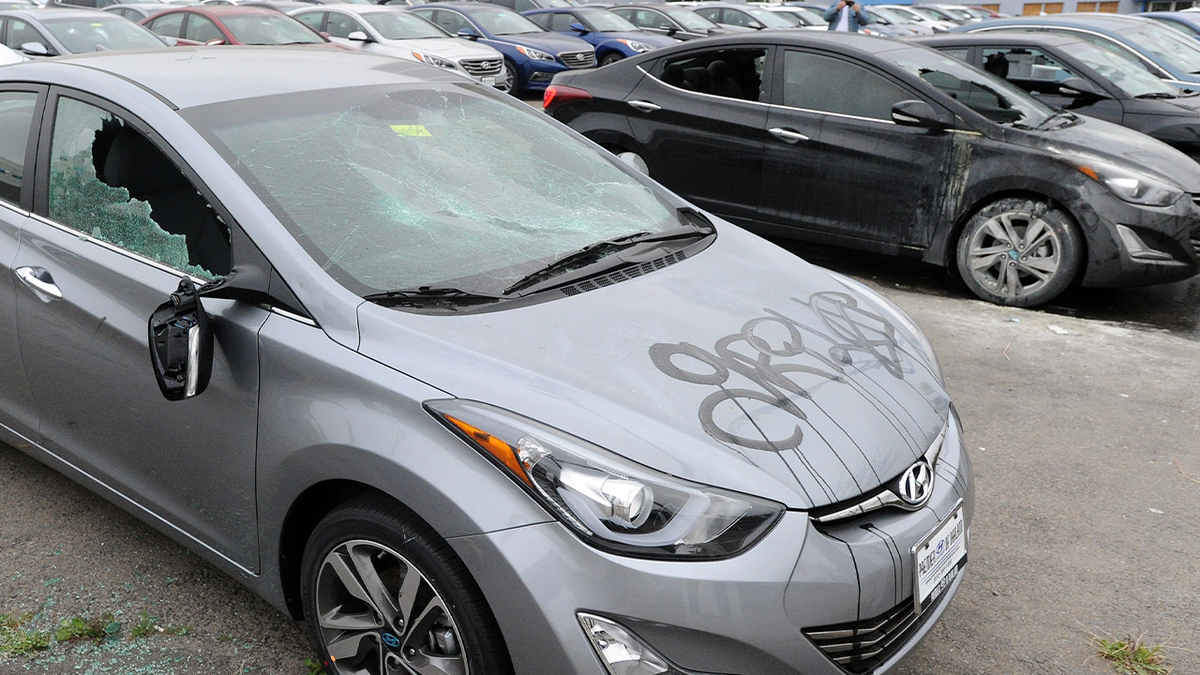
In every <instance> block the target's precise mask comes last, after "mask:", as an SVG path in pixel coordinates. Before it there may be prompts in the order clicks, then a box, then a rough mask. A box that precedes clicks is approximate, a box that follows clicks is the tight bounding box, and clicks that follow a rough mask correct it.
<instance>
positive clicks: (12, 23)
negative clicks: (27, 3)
mask: <svg viewBox="0 0 1200 675" xmlns="http://www.w3.org/2000/svg"><path fill="white" fill-rule="evenodd" d="M7 23H8V25H7V26H6V30H5V33H4V46H6V47H8V48H9V49H12V50H14V51H17V52H20V51H21V45H23V44H27V43H29V42H36V43H37V44H40V45H42V46H43V47H45V48H46V50H47V51H48V52H49V53H50V54H57V53H58V51H57V50H56V49H55V48H54V46H53V45H51V44H50V41H49V40H47V39H46V38H45V36H43V35H42V34H41V33H40V32H38V29H37V28H34V27H33V24H31V23H29V22H28V21H25V20H23V19H18V18H15V17H9V19H8V22H7Z"/></svg>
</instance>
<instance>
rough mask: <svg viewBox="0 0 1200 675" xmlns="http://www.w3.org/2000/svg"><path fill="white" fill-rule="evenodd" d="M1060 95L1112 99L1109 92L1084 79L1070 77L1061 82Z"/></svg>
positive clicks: (1059, 85) (1059, 84)
mask: <svg viewBox="0 0 1200 675" xmlns="http://www.w3.org/2000/svg"><path fill="white" fill-rule="evenodd" d="M1058 93H1060V94H1062V95H1063V96H1070V97H1071V98H1112V97H1111V96H1109V95H1108V92H1106V91H1104V90H1103V89H1101V88H1100V87H1097V86H1096V85H1095V84H1093V83H1091V82H1088V81H1087V80H1085V79H1083V78H1082V77H1068V78H1067V79H1065V80H1063V81H1062V82H1059V83H1058Z"/></svg>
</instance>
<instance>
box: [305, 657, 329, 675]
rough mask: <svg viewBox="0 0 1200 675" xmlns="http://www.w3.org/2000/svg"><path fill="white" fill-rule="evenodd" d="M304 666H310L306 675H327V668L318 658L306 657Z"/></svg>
mask: <svg viewBox="0 0 1200 675" xmlns="http://www.w3.org/2000/svg"><path fill="white" fill-rule="evenodd" d="M304 667H305V668H308V670H307V671H306V672H305V674H304V675H325V669H324V668H322V667H321V662H320V661H318V660H316V659H304Z"/></svg>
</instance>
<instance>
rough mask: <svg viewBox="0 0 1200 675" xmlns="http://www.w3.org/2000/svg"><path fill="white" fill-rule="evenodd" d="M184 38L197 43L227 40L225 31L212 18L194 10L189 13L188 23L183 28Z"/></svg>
mask: <svg viewBox="0 0 1200 675" xmlns="http://www.w3.org/2000/svg"><path fill="white" fill-rule="evenodd" d="M183 39H185V40H188V41H190V42H195V43H196V44H200V45H202V44H207V43H208V42H211V41H213V40H220V41H222V42H225V41H226V40H227V38H226V36H225V34H224V33H222V32H221V29H220V28H217V24H216V23H214V22H213V20H212V19H210V18H208V17H206V16H203V15H200V14H196V13H194V12H192V13H189V14H188V15H187V23H186V24H185V25H184V28H183Z"/></svg>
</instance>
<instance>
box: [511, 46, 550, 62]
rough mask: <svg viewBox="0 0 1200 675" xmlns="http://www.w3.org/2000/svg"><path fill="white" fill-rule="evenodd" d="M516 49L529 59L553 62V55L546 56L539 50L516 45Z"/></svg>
mask: <svg viewBox="0 0 1200 675" xmlns="http://www.w3.org/2000/svg"><path fill="white" fill-rule="evenodd" d="M516 48H517V51H519V52H521V53H522V54H524V55H525V56H528V57H529V58H531V59H534V60H536V61H553V60H554V55H553V54H547V53H546V52H544V51H542V50H540V49H534V48H533V47H522V46H521V45H516Z"/></svg>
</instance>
